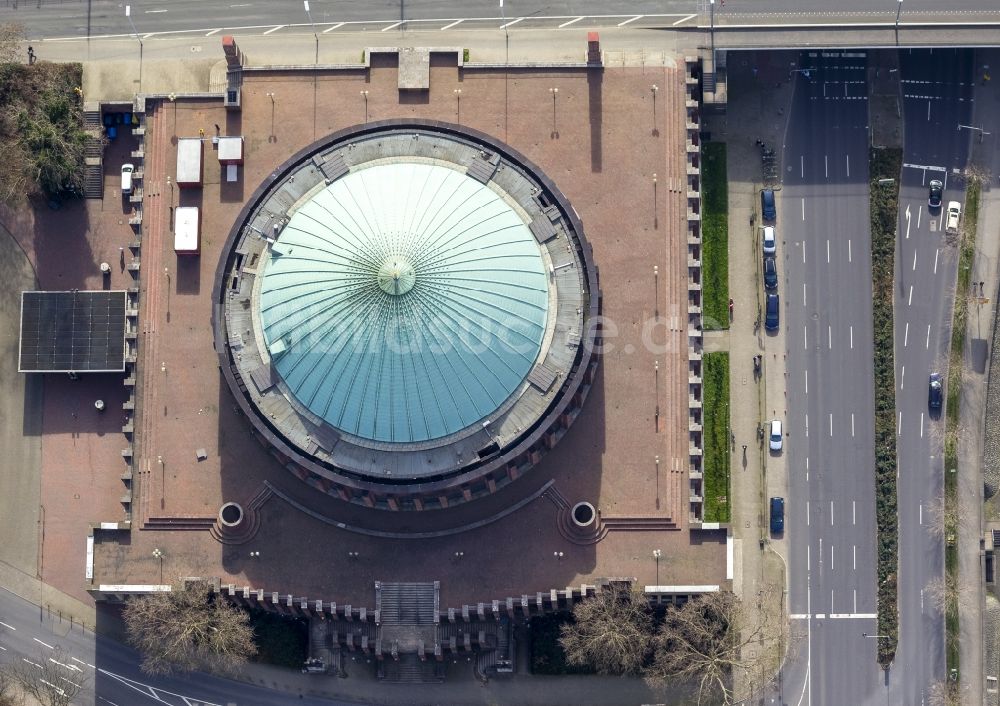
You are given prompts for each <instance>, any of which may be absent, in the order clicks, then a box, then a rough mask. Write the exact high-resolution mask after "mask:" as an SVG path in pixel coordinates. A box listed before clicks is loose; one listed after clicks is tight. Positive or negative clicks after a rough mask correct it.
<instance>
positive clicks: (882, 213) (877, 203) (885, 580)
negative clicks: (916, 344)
mask: <svg viewBox="0 0 1000 706" xmlns="http://www.w3.org/2000/svg"><path fill="white" fill-rule="evenodd" d="M902 156H903V155H902V151H901V150H899V149H872V150H871V151H870V153H869V172H870V179H871V183H870V188H869V191H870V199H871V234H872V317H873V320H874V334H875V359H874V365H875V515H876V521H877V525H878V634H879V635H883V636H884V637H882V638H880V639H879V640H878V661H879V663H881V664H882V665H888V664H889V663H891V662H892V659H893V657H894V656H895V654H896V643H897V642H898V629H899V621H898V607H897V601H896V572H897V569H898V562H897V552H898V543H899V527H898V525H897V515H896V369H895V360H894V356H893V350H894V346H893V333H894V329H893V316H892V307H893V272H894V256H895V252H896V223H897V219H898V204H899V176H900V168H901V165H902ZM881 179H891V180H892V182H891V183H886V184H880V183H879V180H881Z"/></svg>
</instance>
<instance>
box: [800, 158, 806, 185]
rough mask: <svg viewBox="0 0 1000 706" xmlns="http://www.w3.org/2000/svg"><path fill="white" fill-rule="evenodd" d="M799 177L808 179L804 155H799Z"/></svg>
mask: <svg viewBox="0 0 1000 706" xmlns="http://www.w3.org/2000/svg"><path fill="white" fill-rule="evenodd" d="M799 176H800V177H802V178H803V179H805V178H806V158H805V156H804V155H801V154H800V155H799Z"/></svg>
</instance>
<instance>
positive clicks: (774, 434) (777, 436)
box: [767, 419, 781, 451]
mask: <svg viewBox="0 0 1000 706" xmlns="http://www.w3.org/2000/svg"><path fill="white" fill-rule="evenodd" d="M767 443H768V446H770V447H771V451H781V420H780V419H772V420H771V433H770V434H768V437H767Z"/></svg>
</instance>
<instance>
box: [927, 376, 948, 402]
mask: <svg viewBox="0 0 1000 706" xmlns="http://www.w3.org/2000/svg"><path fill="white" fill-rule="evenodd" d="M943 398H944V385H943V384H942V383H941V375H940V374H939V373H931V379H930V382H929V383H928V385H927V406H928V407H930V408H931V409H941V400H942V399H943Z"/></svg>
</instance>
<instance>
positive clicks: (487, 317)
mask: <svg viewBox="0 0 1000 706" xmlns="http://www.w3.org/2000/svg"><path fill="white" fill-rule="evenodd" d="M548 286H549V280H548V276H547V272H546V265H545V263H544V262H543V260H542V256H541V251H540V248H539V246H538V244H537V242H536V240H535V238H534V236H533V235H532V233H531V231H530V230H529V229H528V227H527V225H526V224H525V223H524V221H523V220H522V218H521V216H520V215H518V213H517V212H516V211H515V210H514V209H513V208H512V207H511V206H510V205H509V204H508V203H507V202H506V201H505V200H504V199H503V198H501V196H500V195H499V194H498V193H496V192H495V191H493V190H492V189H490V188H489V187H487V186H486V185H484V184H481V183H480V182H478V181H476V180H474V179H472V178H470V177H468V176H466V175H465V174H463V173H462V172H459V171H456V170H455V169H452V168H448V167H445V166H440V165H437V164H430V163H417V162H405V161H404V162H393V163H382V164H378V165H376V166H371V167H368V168H364V169H360V170H357V171H354V172H351V173H349V174H347V175H346V176H344V177H343V178H342V179H338V180H337V181H334V182H333V183H331V184H329V185H327V186H326V187H325V188H324V189H323V190H321V191H320V192H319V193H317V194H316V195H314V196H313V197H312V198H311V199H310V200H309V201H307V202H306V203H305V204H303V205H302V206H301V207H300V208H299V209H298V210H297V211H295V213H294V215H293V216H292V218H291V220H290V221H289V223H288V225H287V226H286V227H285V229H284V230H283V231H282V232H281V235H280V236H279V238H278V241H277V242H276V243H274V245H273V246H272V248H271V254H270V259H269V261H268V262H267V265H266V269H265V272H264V276H263V281H262V283H261V289H260V317H261V322H262V327H263V332H264V338H265V341H266V344H267V347H268V350H269V352H270V355H271V358H272V362H273V364H274V367H275V368H276V369H277V371H278V372H279V373H280V375H281V376H282V378H283V379H284V381H285V383H286V384H287V386H288V388H289V390H290V392H291V393H292V394H294V395H295V397H296V398H297V399H298V400H299V402H301V403H302V404H303V405H305V406H306V407H308V408H309V410H310V411H311V412H312V413H314V414H316V415H317V416H319V417H321V418H323V419H324V420H326V422H327V423H329V424H330V425H331V426H333V427H335V428H337V429H339V430H341V431H342V432H346V433H348V434H352V435H354V436H356V437H360V438H363V439H369V440H373V441H379V442H397V443H406V442H420V441H426V440H430V439H437V438H440V437H443V436H447V435H449V434H452V433H455V432H458V431H461V430H462V429H464V428H466V427H468V426H470V425H472V424H475V423H477V422H481V421H484V420H486V419H487V418H488V417H489V415H490V414H492V413H493V412H494V411H495V410H496V409H497V408H498V407H500V406H501V405H502V404H503V403H504V401H505V400H507V399H508V398H509V397H510V396H511V394H512V393H514V392H515V391H516V390H517V389H518V387H519V386H520V385H521V383H522V382H523V381H524V379H525V377H526V376H527V375H528V372H529V371H530V370H531V368H532V366H533V364H534V363H535V360H536V359H537V358H538V354H539V352H540V349H541V346H542V340H543V335H544V333H545V327H546V317H547V314H548V301H549V294H548Z"/></svg>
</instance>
